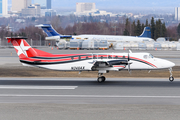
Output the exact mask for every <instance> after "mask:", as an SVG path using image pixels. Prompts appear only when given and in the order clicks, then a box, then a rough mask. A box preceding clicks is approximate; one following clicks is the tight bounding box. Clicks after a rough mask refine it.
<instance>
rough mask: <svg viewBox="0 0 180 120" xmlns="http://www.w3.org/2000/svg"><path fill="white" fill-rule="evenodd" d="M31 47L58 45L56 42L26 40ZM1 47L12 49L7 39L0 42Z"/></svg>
mask: <svg viewBox="0 0 180 120" xmlns="http://www.w3.org/2000/svg"><path fill="white" fill-rule="evenodd" d="M26 41H27V42H28V43H29V45H31V46H32V47H33V46H49V43H50V45H51V46H54V45H56V41H45V40H42V41H41V43H40V40H26ZM0 47H12V44H11V43H8V41H7V40H6V39H3V40H0Z"/></svg>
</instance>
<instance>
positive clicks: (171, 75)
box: [169, 68, 174, 82]
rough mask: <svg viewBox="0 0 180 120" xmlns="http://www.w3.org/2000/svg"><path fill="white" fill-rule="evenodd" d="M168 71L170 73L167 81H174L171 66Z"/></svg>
mask: <svg viewBox="0 0 180 120" xmlns="http://www.w3.org/2000/svg"><path fill="white" fill-rule="evenodd" d="M169 73H170V77H169V81H170V82H173V81H174V77H173V74H172V68H169Z"/></svg>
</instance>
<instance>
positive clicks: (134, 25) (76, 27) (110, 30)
mask: <svg viewBox="0 0 180 120" xmlns="http://www.w3.org/2000/svg"><path fill="white" fill-rule="evenodd" d="M60 21H61V19H60V18H59V17H56V18H54V19H53V20H52V21H51V22H50V24H52V26H53V27H54V28H55V29H56V30H57V32H59V33H60V34H62V35H63V34H64V35H80V34H96V35H127V36H139V35H141V33H142V32H143V30H144V27H147V26H149V27H150V28H151V36H152V38H153V39H157V38H158V37H170V38H171V39H172V40H177V39H178V38H179V37H180V24H179V25H178V26H169V27H167V28H166V26H165V23H162V21H161V20H160V19H158V20H154V18H153V17H152V18H151V20H150V22H149V21H148V20H146V22H145V23H141V22H140V20H137V21H131V20H130V19H128V18H126V19H121V20H119V21H118V22H109V23H108V22H74V24H70V25H68V26H66V27H62V25H61V22H60ZM38 34H39V35H41V39H42V40H44V39H45V37H46V36H47V35H46V34H45V33H44V32H43V30H42V29H38V28H36V27H34V26H32V25H31V26H29V27H25V28H21V29H19V30H18V31H16V32H11V31H9V30H8V29H7V28H6V27H5V26H1V28H0V38H1V39H2V40H3V39H4V38H5V37H8V36H25V37H28V39H33V40H39V39H40V36H39V35H38Z"/></svg>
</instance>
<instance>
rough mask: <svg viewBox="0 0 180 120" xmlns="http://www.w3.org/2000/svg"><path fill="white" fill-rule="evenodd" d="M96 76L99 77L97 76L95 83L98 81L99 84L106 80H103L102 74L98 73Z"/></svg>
mask: <svg viewBox="0 0 180 120" xmlns="http://www.w3.org/2000/svg"><path fill="white" fill-rule="evenodd" d="M98 75H99V76H98V79H97V81H98V82H99V83H102V82H105V80H106V78H105V77H104V76H102V75H103V73H99V74H98Z"/></svg>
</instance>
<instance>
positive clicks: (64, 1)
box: [8, 0, 180, 8]
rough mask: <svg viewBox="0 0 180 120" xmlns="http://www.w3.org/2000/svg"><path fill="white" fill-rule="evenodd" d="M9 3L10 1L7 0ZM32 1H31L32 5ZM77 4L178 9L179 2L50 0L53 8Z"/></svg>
mask: <svg viewBox="0 0 180 120" xmlns="http://www.w3.org/2000/svg"><path fill="white" fill-rule="evenodd" d="M8 1H9V3H11V1H12V0H8ZM33 2H34V0H32V3H33ZM77 2H94V3H96V7H99V8H120V7H142V8H143V7H180V1H179V0H172V1H171V0H52V7H53V8H72V7H73V8H75V5H76V3H77Z"/></svg>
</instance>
